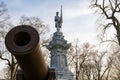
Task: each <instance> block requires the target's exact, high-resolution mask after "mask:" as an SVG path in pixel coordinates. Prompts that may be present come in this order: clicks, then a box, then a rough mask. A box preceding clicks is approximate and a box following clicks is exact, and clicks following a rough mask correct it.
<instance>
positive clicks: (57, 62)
mask: <svg viewBox="0 0 120 80" xmlns="http://www.w3.org/2000/svg"><path fill="white" fill-rule="evenodd" d="M62 23H63V19H62V6H61V14H60V16H59V12H56V16H55V27H56V32H55V33H54V35H53V37H52V41H50V43H49V45H47V49H48V50H49V51H50V54H51V61H50V63H51V64H50V67H52V68H55V72H56V80H75V79H74V75H73V73H72V72H71V71H70V70H69V69H68V65H67V58H66V53H67V49H69V48H70V46H71V44H70V43H67V40H65V39H64V36H63V33H62V31H61V28H62Z"/></svg>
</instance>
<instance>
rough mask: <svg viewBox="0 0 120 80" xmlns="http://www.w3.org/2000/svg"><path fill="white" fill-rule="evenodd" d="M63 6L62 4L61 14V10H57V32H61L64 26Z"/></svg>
mask: <svg viewBox="0 0 120 80" xmlns="http://www.w3.org/2000/svg"><path fill="white" fill-rule="evenodd" d="M62 22H63V20H62V6H61V14H60V16H59V12H56V16H55V27H56V28H57V32H60V29H61V27H62Z"/></svg>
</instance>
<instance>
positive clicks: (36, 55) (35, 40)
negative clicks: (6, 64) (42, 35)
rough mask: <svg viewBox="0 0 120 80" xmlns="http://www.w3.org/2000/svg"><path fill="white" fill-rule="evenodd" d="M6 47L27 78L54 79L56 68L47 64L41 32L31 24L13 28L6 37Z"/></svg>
mask: <svg viewBox="0 0 120 80" xmlns="http://www.w3.org/2000/svg"><path fill="white" fill-rule="evenodd" d="M5 45H6V48H7V49H8V50H9V52H11V53H12V54H13V55H14V56H15V58H16V60H17V62H18V63H19V65H20V68H21V69H22V71H23V73H24V75H25V78H26V80H54V79H55V73H54V72H55V70H54V69H49V67H48V66H47V65H46V63H45V60H44V56H43V55H42V52H41V49H40V45H39V34H38V32H37V31H36V29H34V28H33V27H31V26H29V25H20V26H16V27H14V28H13V29H11V30H10V31H9V32H8V33H7V35H6V37H5Z"/></svg>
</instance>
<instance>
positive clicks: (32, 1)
mask: <svg viewBox="0 0 120 80" xmlns="http://www.w3.org/2000/svg"><path fill="white" fill-rule="evenodd" d="M0 1H4V2H5V4H6V5H7V8H8V13H9V15H10V16H11V20H12V22H13V23H14V24H15V25H16V24H17V23H18V22H19V19H20V17H21V16H23V15H25V16H28V17H29V16H38V17H39V18H40V19H41V20H42V21H43V22H44V23H45V24H48V25H49V27H50V30H51V34H52V33H53V32H55V31H56V29H55V26H54V24H55V22H54V16H55V15H56V12H57V11H60V7H61V5H62V6H63V26H62V32H63V34H64V36H65V38H66V39H67V40H68V41H69V42H72V41H73V40H74V39H76V38H78V39H79V41H80V42H81V43H83V42H90V43H91V44H95V43H97V38H96V34H97V31H96V29H97V26H96V18H95V16H94V14H93V12H92V11H91V9H90V8H89V5H90V0H0Z"/></svg>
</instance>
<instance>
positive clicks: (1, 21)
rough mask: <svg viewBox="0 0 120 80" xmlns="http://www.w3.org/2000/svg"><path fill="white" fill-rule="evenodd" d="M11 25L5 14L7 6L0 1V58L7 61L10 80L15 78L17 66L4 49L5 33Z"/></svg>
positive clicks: (12, 57)
mask: <svg viewBox="0 0 120 80" xmlns="http://www.w3.org/2000/svg"><path fill="white" fill-rule="evenodd" d="M12 27H13V25H12V24H11V23H10V17H9V15H8V14H7V8H6V5H5V3H4V2H1V3H0V44H1V45H0V47H1V50H0V59H1V60H4V61H7V64H8V67H9V70H8V72H9V71H10V73H9V74H10V80H15V72H16V68H17V62H16V60H15V58H14V56H13V55H10V53H9V52H8V51H7V50H6V48H5V45H4V39H5V35H6V33H7V32H8V30H10V29H11V28H12Z"/></svg>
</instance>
